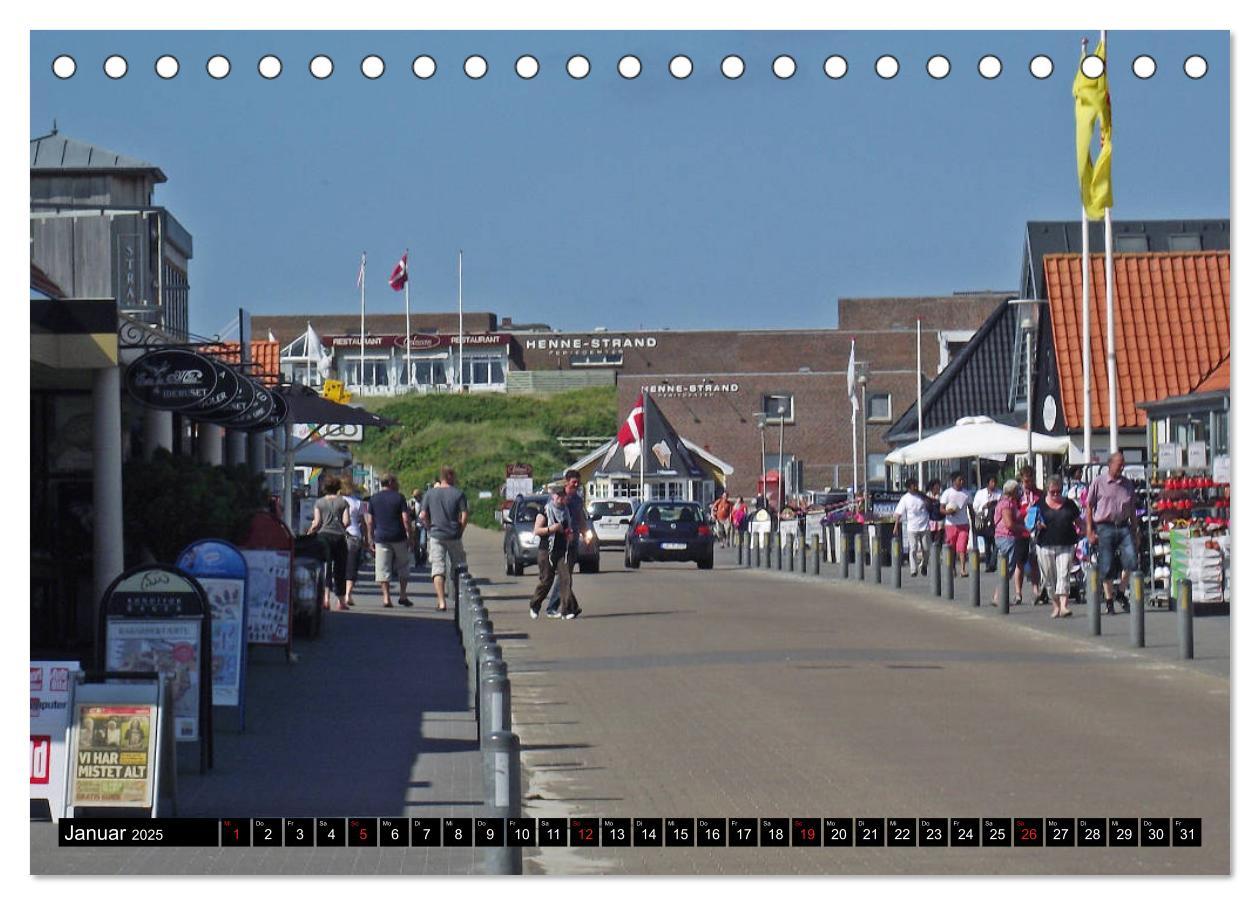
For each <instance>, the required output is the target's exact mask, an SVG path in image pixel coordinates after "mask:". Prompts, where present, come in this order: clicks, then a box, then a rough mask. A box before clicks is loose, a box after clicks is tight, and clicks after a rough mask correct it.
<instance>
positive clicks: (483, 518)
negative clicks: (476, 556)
mask: <svg viewBox="0 0 1260 905" xmlns="http://www.w3.org/2000/svg"><path fill="white" fill-rule="evenodd" d="M364 404H365V407H367V408H370V409H372V410H373V411H376V412H379V413H380V414H382V415H384V416H385V417H387V418H392V419H393V420H395V421H398V422H399V424H398V426H396V427H392V428H389V429H388V430H369V431H368V433H367V437H366V438H365V441H364V442H363V443H362V444H361V446H360V448H359V450H358V453H357V456H358V458H360V459H362V461H364V462H368V463H370V464H372V465H373V466H375V467H376V469H377V470H378V471H392V472H394V473H395V474H397V475H398V478H399V481H400V483H401V487H400V489H401V490H402V491H403V493H404V494H410V493H411V491H412V489H413V488H416V487H420V488H424V487H428V486H430V485H431V484H432V483H433V482H434V481H435V480H437V474H438V469H439V468H440V467H441V466H443V465H450V466H452V467H453V468H454V469H455V473H456V475H457V476H458V479H459V485H460V486H461V487H462V488H463V489H464V492H465V493H466V494H467V496H468V505H469V509H470V520H471V521H472V522H473V523H474V524H477V525H481V526H482V527H486V528H494V527H496V523H495V521H494V512H495V510H496V509H497V508H498V505H499V491H500V488H501V486H502V484H503V469H504V466H506V465H509V464H511V463H513V462H524V463H527V464H529V465H532V466H534V480H535V483H539V482H542V481H546V480H548V479H549V478H550V477H551V475H552V474H554V473H555V472H557V471H560V470H562V469H563V468H564V467H565V466H566V465H568V464H569V463H570V461H571V458H570V456H569V455H568V454H567V453H566V452H565V451H564V449H563V448H562V447H561V446H560V444H559V443H557V442H556V437H574V436H581V437H596V436H598V437H611V436H612V435H613V434H614V433H616V430H617V392H616V389H615V388H613V387H595V388H591V389H584V390H574V391H572V392H568V393H558V394H556V395H554V396H504V395H500V394H497V393H495V394H489V393H486V394H477V395H463V396H460V395H448V394H445V393H443V394H440V395H438V394H435V395H430V396H407V397H401V398H395V399H384V400H370V401H369V400H364ZM482 490H488V491H490V492H491V494H492V495H493V496H492V498H491V499H488V500H482V499H478V497H477V494H478V492H479V491H482Z"/></svg>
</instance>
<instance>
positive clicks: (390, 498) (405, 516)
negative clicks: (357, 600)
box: [364, 474, 414, 607]
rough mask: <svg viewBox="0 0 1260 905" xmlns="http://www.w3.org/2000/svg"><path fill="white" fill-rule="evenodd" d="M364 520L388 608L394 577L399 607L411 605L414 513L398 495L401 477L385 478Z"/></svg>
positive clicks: (373, 495) (369, 502)
mask: <svg viewBox="0 0 1260 905" xmlns="http://www.w3.org/2000/svg"><path fill="white" fill-rule="evenodd" d="M364 521H365V523H366V526H367V533H368V538H369V539H370V541H371V549H372V552H373V556H374V560H375V564H376V583H377V584H379V585H380V586H381V597H382V598H383V599H384V602H385V606H386V607H392V606H393V603H391V602H390V598H389V581H390V576H391V574H396V575H397V576H398V605H399V606H411V601H410V600H409V599H407V579H408V577H409V576H410V574H411V543H410V540H411V536H412V531H413V530H414V529H413V528H412V524H411V510H409V509H408V508H407V501H406V500H405V499H403V495H402V494H401V493H399V492H398V478H396V477H394V476H393V475H391V474H387V475H384V476H383V477H382V478H381V489H380V490H378V491H377V492H376V493H374V494H372V496H371V498H370V499H369V500H368V504H367V513H366V514H365V518H364Z"/></svg>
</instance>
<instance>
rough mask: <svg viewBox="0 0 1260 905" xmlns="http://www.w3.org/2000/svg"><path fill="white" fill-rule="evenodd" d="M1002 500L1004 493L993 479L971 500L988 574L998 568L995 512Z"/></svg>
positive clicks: (978, 538)
mask: <svg viewBox="0 0 1260 905" xmlns="http://www.w3.org/2000/svg"><path fill="white" fill-rule="evenodd" d="M1001 498H1002V491H1001V490H999V489H998V482H997V478H996V477H991V478H989V482H988V483H987V484H986V485H985V486H984V487H981V488H980V489H979V490H977V491H976V495H975V496H974V497H973V498H972V500H971V511H972V513H973V514H974V516H975V522H974V530H975V532H976V546H977V547H979V549H980V552H981V554H982V555H983V557H984V570H985V571H986V572H992V571H993V570H994V569H996V568H997V546H996V545H995V544H994V543H993V510H994V509H996V508H997V504H998V500H1000V499H1001Z"/></svg>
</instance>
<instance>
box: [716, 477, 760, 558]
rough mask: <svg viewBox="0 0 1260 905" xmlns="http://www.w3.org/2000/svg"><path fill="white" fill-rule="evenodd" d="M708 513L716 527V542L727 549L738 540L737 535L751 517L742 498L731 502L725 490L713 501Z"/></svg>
mask: <svg viewBox="0 0 1260 905" xmlns="http://www.w3.org/2000/svg"><path fill="white" fill-rule="evenodd" d="M709 513H710V514H711V515H712V516H713V523H714V524H715V525H716V526H717V532H716V534H717V541H718V543H719V544H720V545H721V546H723V547H729V546H730V545H731V544H732V543H734V542H735V541H736V540H737V539H738V535H739V534H740V532H742V531H743V530H744V523H745V522H747V521H748V517H749V516H750V515H752V512H751V510H750V509H749V508H748V505H747V504H746V503H745V502H744V498H743V497H742V496H741V497H737V498H736V499H735V501H734V502H732V501H731V497H730V494H728V493H727V492H726V491H725V490H723V491H722V495H721V496H719V497H718V498H717V499H716V500H714V501H713V504H712V505H711V506H710V507H709Z"/></svg>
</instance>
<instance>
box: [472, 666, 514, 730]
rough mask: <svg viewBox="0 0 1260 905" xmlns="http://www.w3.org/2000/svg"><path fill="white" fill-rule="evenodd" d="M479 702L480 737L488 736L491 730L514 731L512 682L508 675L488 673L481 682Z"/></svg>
mask: <svg viewBox="0 0 1260 905" xmlns="http://www.w3.org/2000/svg"><path fill="white" fill-rule="evenodd" d="M478 703H479V705H480V706H479V707H478V710H479V711H480V713H479V714H478V715H477V726H478V728H479V730H480V734H479V735H478V738H488V737H489V736H490V733H491V732H511V731H512V683H511V682H509V681H508V677H507V676H501V675H493V676H491V675H487V676H486V677H485V679H484V680H483V681H482V683H481V694H480V696H479V701H478Z"/></svg>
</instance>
